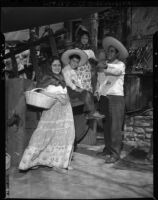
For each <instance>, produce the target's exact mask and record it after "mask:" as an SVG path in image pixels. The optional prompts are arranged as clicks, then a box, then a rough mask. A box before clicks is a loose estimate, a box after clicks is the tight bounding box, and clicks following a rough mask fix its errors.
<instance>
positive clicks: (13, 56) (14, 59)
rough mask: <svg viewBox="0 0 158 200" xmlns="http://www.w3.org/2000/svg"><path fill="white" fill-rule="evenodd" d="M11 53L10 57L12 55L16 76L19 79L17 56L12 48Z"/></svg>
mask: <svg viewBox="0 0 158 200" xmlns="http://www.w3.org/2000/svg"><path fill="white" fill-rule="evenodd" d="M10 53H11V54H10V55H11V60H12V66H13V72H14V76H15V77H18V65H17V62H16V58H15V54H14V52H13V49H12V48H10Z"/></svg>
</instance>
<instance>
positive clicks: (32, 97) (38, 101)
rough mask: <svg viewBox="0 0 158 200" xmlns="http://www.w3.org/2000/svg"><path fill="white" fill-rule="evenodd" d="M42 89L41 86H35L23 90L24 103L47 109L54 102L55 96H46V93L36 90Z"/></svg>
mask: <svg viewBox="0 0 158 200" xmlns="http://www.w3.org/2000/svg"><path fill="white" fill-rule="evenodd" d="M39 89H40V90H42V91H44V89H43V88H35V89H33V90H31V91H26V92H25V98H26V103H27V104H29V105H32V106H36V107H39V108H45V109H49V108H51V107H52V105H53V104H54V103H55V102H56V98H53V96H52V97H50V96H47V95H46V94H43V93H40V92H36V90H39Z"/></svg>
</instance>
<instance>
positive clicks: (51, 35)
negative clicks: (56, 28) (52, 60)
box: [49, 29, 58, 56]
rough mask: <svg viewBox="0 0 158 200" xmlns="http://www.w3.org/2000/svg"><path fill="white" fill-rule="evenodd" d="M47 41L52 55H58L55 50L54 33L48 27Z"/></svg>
mask: <svg viewBox="0 0 158 200" xmlns="http://www.w3.org/2000/svg"><path fill="white" fill-rule="evenodd" d="M49 42H50V47H51V50H52V56H58V50H57V46H56V41H55V37H54V33H53V31H52V29H49Z"/></svg>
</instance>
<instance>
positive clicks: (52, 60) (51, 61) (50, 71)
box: [47, 56, 63, 74]
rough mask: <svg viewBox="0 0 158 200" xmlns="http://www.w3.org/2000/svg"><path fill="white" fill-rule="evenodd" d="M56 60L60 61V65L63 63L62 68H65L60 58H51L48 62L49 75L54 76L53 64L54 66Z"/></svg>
mask: <svg viewBox="0 0 158 200" xmlns="http://www.w3.org/2000/svg"><path fill="white" fill-rule="evenodd" d="M55 60H59V61H60V63H61V68H62V67H63V66H62V62H61V59H60V58H59V57H58V56H53V57H51V58H49V60H48V65H47V66H48V70H47V73H48V74H52V68H51V64H52V63H53V62H54V61H55Z"/></svg>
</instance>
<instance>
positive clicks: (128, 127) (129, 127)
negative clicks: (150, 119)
mask: <svg viewBox="0 0 158 200" xmlns="http://www.w3.org/2000/svg"><path fill="white" fill-rule="evenodd" d="M124 131H128V132H132V131H133V127H132V126H126V127H124Z"/></svg>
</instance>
